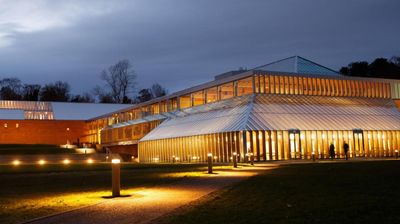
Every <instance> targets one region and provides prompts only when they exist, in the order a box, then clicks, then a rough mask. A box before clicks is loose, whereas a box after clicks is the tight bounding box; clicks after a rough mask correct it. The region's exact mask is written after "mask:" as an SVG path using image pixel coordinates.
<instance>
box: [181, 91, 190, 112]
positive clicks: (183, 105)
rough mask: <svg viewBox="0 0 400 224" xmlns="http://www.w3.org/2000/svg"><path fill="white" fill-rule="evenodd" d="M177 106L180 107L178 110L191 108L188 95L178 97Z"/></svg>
mask: <svg viewBox="0 0 400 224" xmlns="http://www.w3.org/2000/svg"><path fill="white" fill-rule="evenodd" d="M179 106H180V109H184V108H188V107H191V106H192V103H191V96H190V94H188V95H184V96H180V97H179Z"/></svg>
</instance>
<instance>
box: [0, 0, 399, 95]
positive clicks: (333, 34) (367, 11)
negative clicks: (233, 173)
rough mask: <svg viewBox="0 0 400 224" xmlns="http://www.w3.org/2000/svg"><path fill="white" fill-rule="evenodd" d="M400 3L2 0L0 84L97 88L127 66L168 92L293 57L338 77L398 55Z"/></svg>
mask: <svg viewBox="0 0 400 224" xmlns="http://www.w3.org/2000/svg"><path fill="white" fill-rule="evenodd" d="M399 21H400V1H399V0H374V1H373V0H335V1H332V0H301V1H299V0H258V1H257V0H249V1H244V0H196V1H195V0H168V1H167V0H143V1H109V0H106V1H99V0H96V1H83V0H82V1H54V0H48V1H46V0H37V1H36V0H31V1H29V0H26V1H18V0H9V1H8V0H0V79H1V78H4V77H18V78H20V79H21V80H22V81H23V82H26V83H39V84H44V83H47V82H53V81H56V80H63V81H67V82H69V83H70V84H71V86H72V91H73V92H74V93H82V92H89V91H91V89H92V88H93V87H94V86H95V85H101V80H100V78H99V76H100V73H101V71H102V70H103V69H105V68H107V67H108V66H110V65H111V64H113V63H115V62H117V61H118V60H120V59H129V60H130V61H131V62H132V65H133V67H134V70H135V71H136V73H137V76H138V79H137V82H138V88H142V87H149V86H151V84H153V83H154V82H156V81H157V82H159V83H160V84H162V85H163V86H165V87H166V88H167V89H168V90H169V92H174V91H177V90H181V89H184V88H187V87H190V86H193V85H196V84H200V83H202V82H206V81H210V80H212V79H213V77H214V75H217V74H220V73H223V72H226V71H229V70H235V69H237V68H238V67H247V68H252V67H255V66H258V65H261V64H265V63H268V62H272V61H275V60H278V59H281V58H285V57H289V56H293V55H300V56H303V57H305V58H307V59H310V60H313V61H316V62H318V63H320V64H322V65H325V66H328V67H330V68H333V69H336V70H338V69H339V68H340V67H341V66H343V65H347V64H348V63H349V62H351V61H358V60H367V61H371V60H372V59H374V58H376V57H387V58H390V57H391V56H394V55H400V44H399V43H400V41H399V40H400V29H399Z"/></svg>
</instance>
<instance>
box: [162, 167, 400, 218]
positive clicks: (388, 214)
mask: <svg viewBox="0 0 400 224" xmlns="http://www.w3.org/2000/svg"><path fill="white" fill-rule="evenodd" d="M210 198H211V200H209V201H206V202H204V203H201V204H199V205H193V206H192V207H190V208H189V209H184V210H183V213H179V212H177V213H175V214H172V215H170V216H166V217H162V219H160V220H161V221H160V222H161V223H187V224H190V223H218V224H220V223H230V224H235V223H243V224H244V223H246V224H248V223H257V224H260V223H400V161H379V162H352V163H325V164H322V163H320V164H299V165H295V164H293V165H284V166H281V167H279V168H277V169H275V170H271V171H267V172H266V173H265V174H262V175H259V176H255V177H252V178H250V179H249V180H247V181H245V182H242V183H240V184H238V185H236V186H233V187H231V188H229V189H226V190H224V191H223V192H222V193H219V194H216V195H214V196H213V197H210Z"/></svg>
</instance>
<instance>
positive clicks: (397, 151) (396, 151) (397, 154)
mask: <svg viewBox="0 0 400 224" xmlns="http://www.w3.org/2000/svg"><path fill="white" fill-rule="evenodd" d="M394 152H395V154H396V159H398V158H399V150H397V149H396V150H395V151H394Z"/></svg>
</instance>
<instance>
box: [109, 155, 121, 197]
mask: <svg viewBox="0 0 400 224" xmlns="http://www.w3.org/2000/svg"><path fill="white" fill-rule="evenodd" d="M120 163H121V161H120V160H119V159H112V160H111V168H112V196H113V197H119V196H120V195H121V194H120V188H121V165H120Z"/></svg>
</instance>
